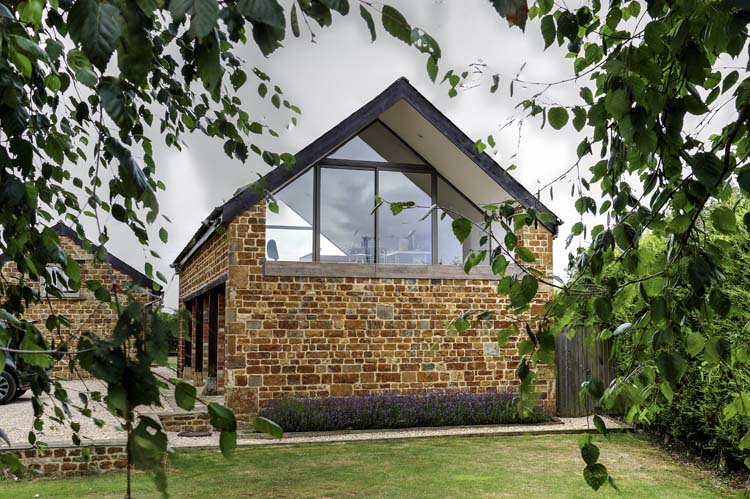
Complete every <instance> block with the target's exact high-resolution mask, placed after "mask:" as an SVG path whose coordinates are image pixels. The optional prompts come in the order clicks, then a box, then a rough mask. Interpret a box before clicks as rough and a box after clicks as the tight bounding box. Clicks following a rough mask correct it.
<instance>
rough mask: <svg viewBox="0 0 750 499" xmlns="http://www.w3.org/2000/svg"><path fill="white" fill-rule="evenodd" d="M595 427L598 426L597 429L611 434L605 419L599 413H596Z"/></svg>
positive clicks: (602, 432) (604, 433) (603, 433)
mask: <svg viewBox="0 0 750 499" xmlns="http://www.w3.org/2000/svg"><path fill="white" fill-rule="evenodd" d="M593 419H594V428H596V431H598V432H599V433H601V434H602V435H604V436H607V435H609V430H608V429H607V425H606V424H604V420H603V419H602V417H601V416H599V415H598V414H594V418H593Z"/></svg>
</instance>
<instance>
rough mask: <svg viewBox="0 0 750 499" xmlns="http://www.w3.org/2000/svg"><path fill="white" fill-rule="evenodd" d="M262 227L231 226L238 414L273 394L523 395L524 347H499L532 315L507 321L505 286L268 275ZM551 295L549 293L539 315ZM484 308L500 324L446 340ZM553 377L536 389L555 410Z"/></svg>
mask: <svg viewBox="0 0 750 499" xmlns="http://www.w3.org/2000/svg"><path fill="white" fill-rule="evenodd" d="M264 221H265V204H264V203H259V204H258V205H256V206H255V207H253V208H251V209H249V210H248V211H246V212H245V213H243V214H242V215H240V216H239V217H237V218H236V219H234V220H233V221H232V222H231V223H230V224H229V225H228V227H227V229H226V238H227V243H228V250H229V251H228V255H227V256H228V278H227V282H226V345H225V347H226V350H225V360H226V365H225V371H226V381H225V394H226V395H225V397H226V402H227V404H228V405H229V406H230V407H232V408H233V409H234V410H235V411H236V412H238V413H239V414H244V415H250V414H253V413H255V412H257V410H258V408H259V407H261V406H263V405H264V404H267V403H268V402H269V401H270V400H271V399H273V398H276V397H290V396H296V397H325V396H331V395H350V394H368V393H376V392H383V391H389V390H400V391H410V392H419V391H422V390H435V389H438V390H439V389H460V390H470V391H474V392H482V391H492V390H513V389H514V387H515V386H517V384H518V380H517V378H516V374H515V369H516V368H517V366H518V362H519V360H520V359H519V357H518V356H517V348H516V346H517V341H519V340H518V339H516V338H513V339H511V341H510V342H508V343H507V344H506V345H504V346H503V347H502V348H498V345H497V343H496V335H497V331H498V329H500V328H504V327H507V325H508V324H509V321H522V320H524V319H525V318H528V315H525V316H519V317H515V316H512V315H510V314H509V312H508V302H507V300H506V298H505V297H502V296H500V295H498V294H497V292H496V289H495V287H496V282H493V281H491V280H475V279H457V280H456V279H454V280H451V279H411V278H399V279H374V278H322V277H270V276H264V275H263V259H264V256H265V255H264V251H265V228H264ZM518 238H519V244H521V245H523V246H527V247H529V248H530V249H531V250H532V252H534V253H535V254H536V256H537V257H538V258H539V262H538V264H537V267H538V268H540V270H542V271H544V272H549V271H551V269H552V245H551V242H552V235H551V234H550V233H549V232H548V231H547V230H546V229H545V228H544V227H542V226H539V227H538V228H533V227H532V228H526V229H524V230H523V231H521V232H520V233H519V234H518ZM209 251H214V250H209ZM191 263H192V262H191ZM189 272H190V271H189V270H188V267H187V266H186V268H184V269H183V270H182V271H181V273H180V280H181V281H182V279H183V278H186V279H188V280H190V281H192V280H194V279H195V278H194V276H191V275H185V274H187V273H189ZM181 289H182V286H181ZM550 296H551V290H550V289H547V288H546V287H542V288H540V294H539V297H538V301H537V302H536V303H535V304H534V305H533V308H532V311H533V312H534V313H538V312H541V311H542V303H543V302H544V301H546V300H547V299H549V298H550ZM485 308H491V309H493V310H496V311H497V312H499V316H498V318H497V320H490V321H484V322H483V323H482V324H481V325H477V324H475V323H472V327H471V328H470V329H469V330H468V331H466V332H464V333H461V334H458V333H456V332H449V331H446V327H445V324H446V322H447V321H450V320H452V319H454V318H455V317H457V316H458V315H460V314H461V313H462V312H463V311H465V310H468V309H485ZM554 377H555V376H554V368H552V366H540V369H539V381H538V391H539V392H540V393H541V397H542V399H543V401H544V406H545V409H546V410H547V411H548V412H550V413H552V412H554V410H555V381H554Z"/></svg>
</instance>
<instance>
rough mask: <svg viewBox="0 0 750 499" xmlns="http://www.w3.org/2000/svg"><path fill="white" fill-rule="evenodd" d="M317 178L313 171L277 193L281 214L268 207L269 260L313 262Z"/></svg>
mask: <svg viewBox="0 0 750 499" xmlns="http://www.w3.org/2000/svg"><path fill="white" fill-rule="evenodd" d="M313 178H314V177H313V170H309V171H307V172H306V173H304V174H303V175H302V176H300V177H299V178H297V179H295V180H294V181H292V182H291V183H290V184H289V185H287V186H286V187H284V188H283V189H281V190H280V191H279V192H278V193H277V194H275V195H274V198H275V200H276V204H277V205H278V207H279V212H278V213H274V212H273V211H271V209H270V208H266V258H268V259H269V260H280V261H296V262H299V261H308V262H309V261H312V250H313V193H314V185H313ZM270 202H271V201H270V200H269V203H268V204H269V205H270Z"/></svg>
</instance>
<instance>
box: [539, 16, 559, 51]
mask: <svg viewBox="0 0 750 499" xmlns="http://www.w3.org/2000/svg"><path fill="white" fill-rule="evenodd" d="M556 36H557V29H556V28H555V18H554V17H552V16H551V15H547V16H544V17H543V18H542V38H544V48H545V49H547V48H549V46H550V45H552V43H553V42H554V41H555V37H556Z"/></svg>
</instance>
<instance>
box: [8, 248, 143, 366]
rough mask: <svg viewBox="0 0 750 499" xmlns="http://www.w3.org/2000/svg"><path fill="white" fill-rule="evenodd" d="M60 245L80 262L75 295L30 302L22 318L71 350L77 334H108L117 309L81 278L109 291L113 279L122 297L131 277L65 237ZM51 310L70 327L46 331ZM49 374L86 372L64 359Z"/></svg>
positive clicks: (14, 273) (11, 272)
mask: <svg viewBox="0 0 750 499" xmlns="http://www.w3.org/2000/svg"><path fill="white" fill-rule="evenodd" d="M60 246H61V247H62V249H63V250H64V251H65V254H66V255H68V258H74V259H76V260H78V261H79V263H80V267H81V282H82V283H83V284H82V285H81V290H80V293H79V297H77V298H49V299H48V300H45V301H44V302H40V303H36V304H32V305H31V306H30V307H29V308H28V309H27V310H26V312H25V314H24V319H27V320H33V321H36V325H37V327H38V328H39V329H40V330H41V331H42V332H43V334H44V335H45V337H46V339H47V340H48V341H54V342H55V344H57V345H60V344H63V343H67V344H68V345H69V346H70V349H71V350H75V346H76V344H77V342H78V337H79V336H80V335H81V334H83V333H94V334H97V335H108V334H109V333H110V331H112V330H113V328H114V326H115V323H116V322H117V313H116V312H115V311H114V310H113V309H112V308H111V307H110V306H109V305H108V304H107V303H103V302H100V301H99V300H97V299H96V298H94V294H93V293H92V292H90V291H89V290H88V289H86V285H85V282H86V281H87V280H90V279H96V280H99V281H100V282H101V283H102V284H103V285H105V286H106V287H107V288H108V289H109V290H110V292H111V293H113V292H112V290H113V284H114V283H117V284H118V292H119V293H120V299H121V300H124V299H125V298H124V293H123V288H124V286H126V285H128V284H129V283H130V282H132V278H131V277H130V276H127V275H125V274H123V273H122V272H120V271H118V270H116V269H114V268H112V267H111V266H110V265H108V264H106V263H94V262H93V257H92V255H91V254H90V253H88V252H87V251H85V250H84V249H83V248H81V247H80V246H79V245H77V244H76V243H75V242H74V241H73V240H71V239H70V238H68V237H64V236H61V237H60ZM1 272H2V274H3V276H5V277H7V278H10V279H12V278H13V277H14V276H17V275H18V273H17V269H16V266H15V263H13V262H9V263H6V264H5V265H3V267H2V271H1ZM136 298H137V299H138V300H140V301H142V302H144V303H146V302H148V301H151V300H153V299H154V297H153V296H152V295H150V294H148V293H146V292H138V293H136ZM51 313H55V314H62V315H64V316H65V317H66V318H67V319H68V321H70V323H71V327H70V328H61V329H60V331H48V330H47V328H46V327H45V325H44V324H45V322H46V320H47V317H48V316H49V315H50V314H51ZM52 374H53V375H54V376H56V377H58V378H63V379H70V378H73V377H77V376H85V375H86V373H71V372H70V369H69V368H68V361H67V360H66V359H63V360H61V361H59V362H58V363H57V364H56V365H55V366H54V368H53V371H52Z"/></svg>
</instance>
